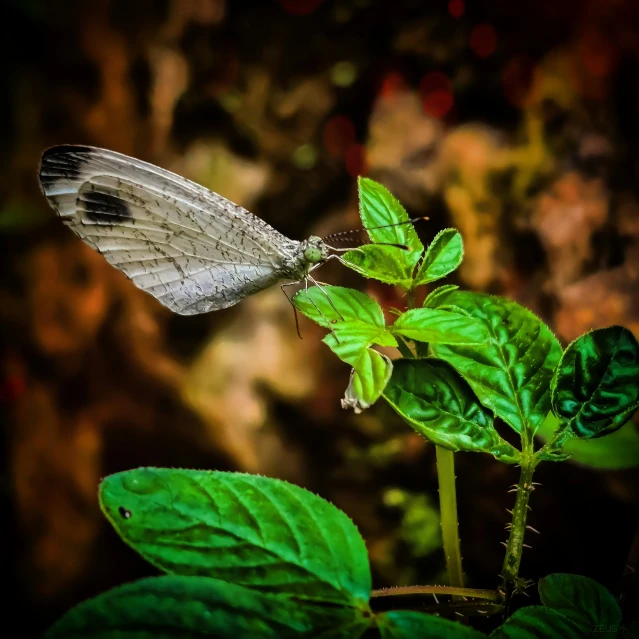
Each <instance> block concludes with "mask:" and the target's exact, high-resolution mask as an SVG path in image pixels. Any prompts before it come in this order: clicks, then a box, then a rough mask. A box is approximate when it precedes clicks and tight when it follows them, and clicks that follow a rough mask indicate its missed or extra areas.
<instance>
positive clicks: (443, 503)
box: [406, 289, 464, 588]
mask: <svg viewBox="0 0 639 639" xmlns="http://www.w3.org/2000/svg"><path fill="white" fill-rule="evenodd" d="M406 306H407V307H408V308H409V309H410V308H414V307H415V291H414V290H413V289H410V290H408V291H407V292H406ZM435 451H436V454H437V480H438V482H439V510H440V517H441V526H442V538H443V542H444V554H445V555H446V570H447V572H448V584H449V586H453V587H455V588H463V587H464V573H463V572H462V562H461V548H460V544H459V523H458V520H457V492H456V489H455V456H454V455H455V454H454V453H453V451H452V450H448V449H446V448H442V447H441V446H437V445H435Z"/></svg>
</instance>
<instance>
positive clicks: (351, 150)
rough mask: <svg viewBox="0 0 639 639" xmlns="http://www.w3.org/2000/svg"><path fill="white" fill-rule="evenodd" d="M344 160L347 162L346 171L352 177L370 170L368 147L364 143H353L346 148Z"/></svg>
mask: <svg viewBox="0 0 639 639" xmlns="http://www.w3.org/2000/svg"><path fill="white" fill-rule="evenodd" d="M344 162H345V164H346V171H347V172H348V174H349V175H350V176H351V177H353V178H356V177H358V176H359V175H366V173H367V172H368V165H367V163H366V147H365V146H364V145H363V144H351V146H349V147H348V149H346V154H345V155H344Z"/></svg>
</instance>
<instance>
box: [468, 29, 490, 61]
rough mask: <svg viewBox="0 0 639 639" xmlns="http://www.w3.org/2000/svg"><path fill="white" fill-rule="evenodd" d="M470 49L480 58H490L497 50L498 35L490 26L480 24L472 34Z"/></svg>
mask: <svg viewBox="0 0 639 639" xmlns="http://www.w3.org/2000/svg"><path fill="white" fill-rule="evenodd" d="M470 48H471V49H472V50H473V53H474V54H475V55H476V56H477V57H479V58H488V57H489V56H491V55H492V54H493V53H495V49H496V48H497V35H496V34H495V29H493V27H492V25H490V24H478V25H477V26H476V27H474V28H473V30H472V31H471V33H470Z"/></svg>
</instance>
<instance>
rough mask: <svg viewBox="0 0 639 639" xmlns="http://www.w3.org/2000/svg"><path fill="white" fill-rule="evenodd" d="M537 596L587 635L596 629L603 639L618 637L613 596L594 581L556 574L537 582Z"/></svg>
mask: <svg viewBox="0 0 639 639" xmlns="http://www.w3.org/2000/svg"><path fill="white" fill-rule="evenodd" d="M539 595H540V596H541V601H542V603H543V604H544V606H547V607H548V608H552V609H553V610H556V611H557V612H560V613H561V614H563V615H564V616H566V617H568V619H570V620H571V621H572V622H573V623H574V624H576V625H577V626H579V627H580V628H581V629H582V630H583V631H584V634H585V635H586V636H588V635H590V634H591V633H592V632H593V630H594V628H595V627H603V630H602V631H601V632H600V633H598V634H597V636H601V638H602V639H612V638H613V637H616V636H617V630H618V629H619V628H620V627H621V610H620V609H619V605H618V604H617V602H616V601H615V598H614V597H613V595H612V593H611V592H610V591H609V590H608V589H607V588H604V587H603V586H601V585H600V584H598V583H597V582H596V581H594V580H592V579H589V578H588V577H583V576H581V575H568V574H563V573H557V574H554V575H549V576H548V577H545V578H544V579H540V580H539Z"/></svg>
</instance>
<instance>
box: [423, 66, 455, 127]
mask: <svg viewBox="0 0 639 639" xmlns="http://www.w3.org/2000/svg"><path fill="white" fill-rule="evenodd" d="M419 93H420V95H421V98H422V106H423V108H424V112H425V113H426V114H427V115H430V116H431V117H433V118H443V117H444V116H445V115H446V114H447V113H448V112H449V111H450V110H451V109H452V108H453V105H454V104H455V99H454V97H453V90H452V83H451V81H450V79H449V77H448V76H447V75H446V74H445V73H442V72H441V71H431V72H430V73H427V74H426V75H425V76H424V77H423V78H422V80H421V82H420V83H419Z"/></svg>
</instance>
